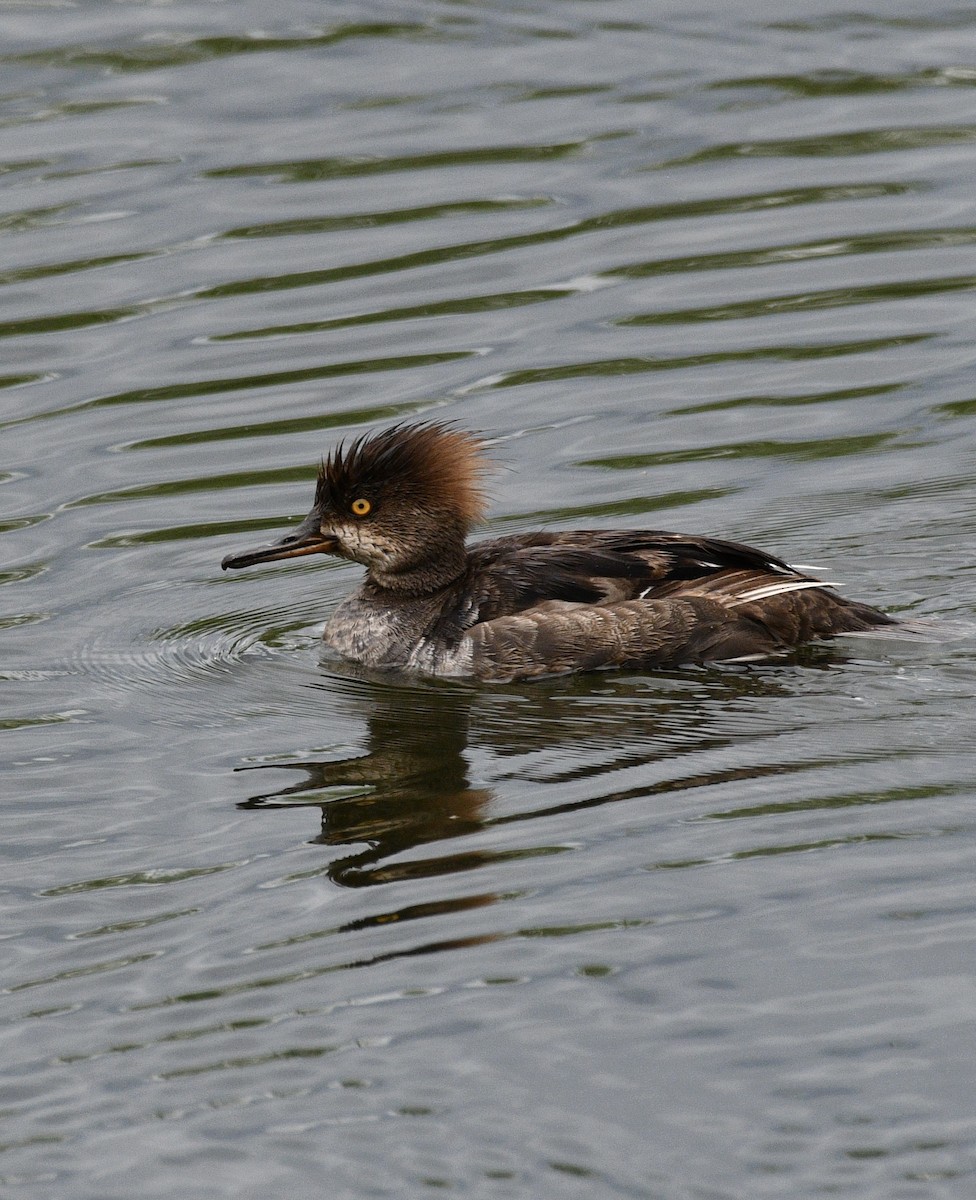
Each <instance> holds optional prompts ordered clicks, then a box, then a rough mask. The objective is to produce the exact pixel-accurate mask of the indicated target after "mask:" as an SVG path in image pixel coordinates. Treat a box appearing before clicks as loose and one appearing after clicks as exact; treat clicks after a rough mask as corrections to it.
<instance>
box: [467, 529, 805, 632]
mask: <svg viewBox="0 0 976 1200" xmlns="http://www.w3.org/2000/svg"><path fill="white" fill-rule="evenodd" d="M730 572H731V573H734V574H735V576H736V583H737V585H738V586H740V587H746V585H747V584H748V582H749V581H750V580H754V581H755V583H756V586H759V585H760V584H762V583H767V584H768V583H770V582H777V581H779V582H786V581H790V582H793V583H795V584H796V583H800V582H803V583H806V584H807V585H808V586H822V585H818V584H817V582H816V581H812V580H810V577H809V576H807V575H803V574H802V573H801V572H799V571H796V570H794V569H793V568H792V567H789V566H787V565H786V563H784V562H783V561H782V560H781V559H778V558H775V557H774V556H773V555H771V554H766V553H764V552H763V551H761V550H756V549H754V548H753V547H752V546H744V545H741V544H740V543H738V542H728V541H723V540H722V539H720V538H709V537H697V536H693V535H688V534H681V533H666V532H661V531H644V530H638V531H629V530H628V531H606V530H588V529H587V530H574V531H570V532H562V533H531V534H522V535H515V536H513V537H505V538H496V539H494V540H492V541H487V542H481V543H479V544H477V545H475V546H474V547H473V548H472V549H471V551H470V554H469V571H468V574H467V577H466V580H465V585H464V590H465V591H466V593H467V594H468V595H474V596H476V597H477V605H478V620H481V621H486V620H493V619H495V618H497V617H500V616H507V615H512V614H515V613H519V612H523V611H524V610H525V609H527V608H531V607H533V606H534V605H537V604H541V603H544V602H545V601H546V600H566V601H571V602H575V603H579V604H613V603H616V602H619V601H623V600H634V599H637V598H638V597H640V598H644V599H651V598H655V597H657V596H664V595H675V594H678V593H680V592H684V591H687V590H688V589H689V587H697V586H698V585H707V586H708V587H709V590H711V591H713V592H714V591H715V590H716V589H718V590H721V580H722V578H723V577H725V576H727V575H728V574H729V573H730ZM730 582H731V579H730Z"/></svg>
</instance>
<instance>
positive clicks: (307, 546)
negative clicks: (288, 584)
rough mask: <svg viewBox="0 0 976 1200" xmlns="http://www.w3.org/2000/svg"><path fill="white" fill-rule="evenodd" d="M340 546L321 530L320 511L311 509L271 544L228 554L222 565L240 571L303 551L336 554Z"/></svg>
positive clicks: (229, 569) (295, 555) (225, 569)
mask: <svg viewBox="0 0 976 1200" xmlns="http://www.w3.org/2000/svg"><path fill="white" fill-rule="evenodd" d="M337 545H338V543H337V542H336V539H335V538H334V537H332V536H331V535H330V534H325V533H323V532H322V530H321V528H320V526H319V515H318V513H315V512H311V513H309V514H308V516H307V517H306V518H305V520H304V521H303V522H302V523H301V525H299V527H298V528H297V529H296V530H295V532H294V533H290V534H288V535H287V537H283V538H282V539H281V540H280V541H277V542H272V543H271V544H270V545H269V546H255V547H254V548H253V549H251V550H242V551H240V552H239V553H237V554H228V555H227V557H226V558H225V559H224V560H223V562H222V563H221V564H220V566H221V569H222V570H224V571H237V570H239V569H240V568H241V567H253V566H255V565H256V564H257V563H265V562H277V561H278V560H279V559H281V558H300V557H301V556H302V555H303V554H334V553H335V549H336V546H337Z"/></svg>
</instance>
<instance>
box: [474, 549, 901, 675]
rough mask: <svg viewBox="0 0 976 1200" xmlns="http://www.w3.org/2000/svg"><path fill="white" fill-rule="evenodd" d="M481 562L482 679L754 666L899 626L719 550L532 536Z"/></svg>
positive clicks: (766, 558) (761, 560)
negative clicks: (801, 648)
mask: <svg viewBox="0 0 976 1200" xmlns="http://www.w3.org/2000/svg"><path fill="white" fill-rule="evenodd" d="M543 538H544V539H546V540H541V539H543ZM550 539H551V540H550ZM482 553H483V554H484V558H483V559H482V561H481V564H480V566H481V572H480V575H479V579H480V580H481V584H482V586H481V589H480V604H479V613H478V619H477V623H475V624H474V625H472V627H471V628H469V629H468V631H467V633H466V634H465V640H466V641H467V644H468V646H469V648H470V652H471V665H472V668H473V673H474V674H475V675H477V676H479V677H481V678H483V679H497V680H507V679H513V678H524V677H529V676H535V675H548V674H560V673H563V672H566V671H578V670H594V669H598V668H602V667H634V668H647V667H658V666H669V665H675V664H678V663H688V662H715V661H726V662H727V661H735V660H738V661H747V660H755V659H761V658H768V657H770V656H771V655H776V654H780V653H782V652H783V651H784V650H786V649H789V648H790V647H793V646H797V645H800V644H802V643H803V642H808V641H812V640H815V639H820V638H829V637H833V636H835V635H837V634H840V633H847V632H856V631H863V630H867V629H870V628H874V627H876V626H881V625H887V624H893V623H894V622H893V619H892V618H891V617H888V616H886V615H885V614H884V613H882V612H879V611H878V610H877V609H873V608H870V607H869V606H868V605H865V604H860V603H858V602H856V601H850V600H845V599H844V598H843V597H841V596H839V595H837V594H836V593H835V592H833V591H832V590H830V585H829V584H826V583H824V582H821V581H819V580H816V579H812V578H811V577H810V576H808V575H805V574H803V573H802V572H801V571H797V570H794V569H793V568H791V567H788V566H787V565H786V564H785V563H784V562H782V561H781V560H780V559H777V558H774V557H772V556H771V555H767V554H765V553H763V552H762V551H760V550H755V549H753V548H752V547H750V546H743V545H739V544H738V543H735V542H724V541H721V540H720V539H717V538H702V537H688V536H685V535H681V534H671V533H619V534H618V533H590V532H584V533H576V534H573V533H570V534H556V535H528V536H527V537H526V538H514V539H513V538H503V539H499V540H498V541H497V542H495V543H485V544H484V550H483V551H482Z"/></svg>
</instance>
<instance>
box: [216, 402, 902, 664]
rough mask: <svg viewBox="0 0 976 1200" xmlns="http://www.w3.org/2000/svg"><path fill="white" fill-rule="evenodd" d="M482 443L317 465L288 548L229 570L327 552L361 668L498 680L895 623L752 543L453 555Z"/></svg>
mask: <svg viewBox="0 0 976 1200" xmlns="http://www.w3.org/2000/svg"><path fill="white" fill-rule="evenodd" d="M487 468H488V464H487V462H486V459H485V457H484V448H483V444H482V442H481V441H480V440H479V439H478V438H476V437H475V436H473V435H472V434H469V433H466V432H464V431H462V430H458V429H456V428H454V427H452V426H448V425H442V424H437V423H431V424H420V425H400V426H394V427H393V428H392V429H387V430H384V431H382V432H381V433H378V434H375V435H372V436H369V437H364V438H359V439H357V440H356V441H354V442H352V443H351V444H350V445H348V446H346V447H343V446H340V447H339V448H338V449H337V450H335V451H334V452H333V453H332V454H331V455H330V456H329V457H328V458H327V459H326V460H325V461H324V462H323V464H322V468H321V470H320V473H319V480H318V485H317V487H316V493H315V505H314V507H313V509H312V511H311V513H309V515H308V517H307V518H306V519H305V521H304V522H303V523H302V525H301V526H300V527H299V528H298V529H297V530H296V532H295V533H293V534H291V535H289V536H288V537H286V538H284V539H282V541H280V542H277V543H275V544H274V545H273V546H268V547H261V548H260V549H258V550H253V551H247V552H245V553H243V554H236V555H231V556H229V557H228V558H226V559H225V560H224V562H223V566H224V568H225V569H227V568H237V567H244V566H250V565H253V564H256V563H261V562H270V561H273V560H276V559H281V558H292V557H297V556H299V555H305V554H315V553H326V554H334V555H338V556H339V557H342V558H349V559H353V560H355V561H357V562H360V563H362V564H363V565H364V566H366V568H367V575H366V579H365V580H364V582H363V585H362V587H361V588H360V589H359V590H358V591H357V592H355V593H354V594H353V595H352V596H350V597H348V598H347V599H346V600H345V601H344V602H343V603H342V604H341V605H340V606H339V608H338V609H337V610H336V611H335V613H334V614H333V616H332V618H331V619H330V620H329V622H328V623H327V624H326V627H325V631H324V633H323V638H324V639H325V641H326V643H327V644H329V645H330V646H332V647H333V648H334V649H335V650H337V651H338V652H339V653H341V654H343V655H345V656H346V657H348V658H351V659H354V660H356V661H358V662H362V663H365V664H367V665H368V666H374V667H395V668H401V669H406V670H417V671H422V672H425V673H427V674H434V675H448V676H451V675H453V676H463V675H468V676H474V677H476V678H479V679H486V680H510V679H518V678H525V677H530V676H537V675H551V674H561V673H565V672H568V671H586V670H594V669H598V668H605V667H630V668H652V667H660V666H672V665H675V664H678V663H686V662H709V661H735V660H739V661H742V660H751V659H757V658H765V657H769V656H771V655H776V654H780V653H782V652H783V651H785V650H787V649H789V648H791V647H794V646H797V645H800V644H802V643H803V642H808V641H813V640H817V639H822V638H831V637H834V636H836V635H838V634H842V633H863V632H866V631H869V630H871V629H875V628H880V627H884V626H891V625H895V624H897V622H896V621H895V620H894V618H892V617H889V616H887V615H886V614H885V613H883V612H880V611H879V610H877V609H874V608H871V607H869V606H868V605H866V604H861V603H858V602H857V601H853V600H846V599H844V598H843V597H842V596H839V595H838V594H837V593H836V592H835V591H833V590H832V588H831V586H830V585H829V584H826V583H822V582H820V581H818V580H816V579H814V578H812V577H811V576H809V575H806V574H804V573H803V572H802V571H799V570H796V569H794V568H792V567H789V566H787V564H786V563H785V562H783V561H782V560H780V559H778V558H775V557H773V556H772V555H770V554H766V553H765V552H763V551H761V550H756V549H753V548H752V547H750V546H744V545H740V544H739V543H736V542H728V541H723V540H722V539H719V538H711V537H700V536H693V535H685V534H678V533H666V532H660V531H647V530H636V531H632V532H631V531H602V530H576V531H572V532H564V533H529V534H516V535H513V536H509V537H502V538H495V539H492V540H490V541H484V542H480V543H476V544H475V545H473V546H470V547H469V546H467V545H466V537H467V534H468V531H469V529H470V527H471V525H472V523H473V522H474V521H475V520H476V519H477V518H478V517H480V516H481V514H482V512H483V510H484V504H485V501H484V495H483V492H482V490H481V483H482V480H483V478H484V475H485V473H486V470H487Z"/></svg>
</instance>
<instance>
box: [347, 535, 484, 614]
mask: <svg viewBox="0 0 976 1200" xmlns="http://www.w3.org/2000/svg"><path fill="white" fill-rule="evenodd" d="M467 565H468V555H467V551H466V549H465V546H464V542H463V541H460V542H457V543H455V544H452V545H451V546H449V547H439V548H438V551H437V553H436V554H433V555H430V556H429V557H418V558H417V559H416V560H414V561H412V562H410V563H409V564H408V565H406V566H404V567H402V568H400V569H398V570H396V571H384V570H382V569H381V568H377V567H375V566H374V567H371V568H370V569H369V571H368V573H367V575H366V582H365V584H364V590H365V591H366V592H367V593H368V594H369V595H370V596H371V597H372V598H375V599H377V600H379V599H381V596H382V594H383V593H385V594H386V595H387V597H388V598H389V599H390V600H391V601H396V600H407V599H422V598H424V597H428V596H433V595H434V594H435V593H436V592H439V591H442V590H443V589H444V588H446V587H448V586H449V585H450V584H452V583H455V582H456V581H457V580H458V579H460V577H461V576H462V575H463V574H464V572H465V570H466V569H467Z"/></svg>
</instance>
